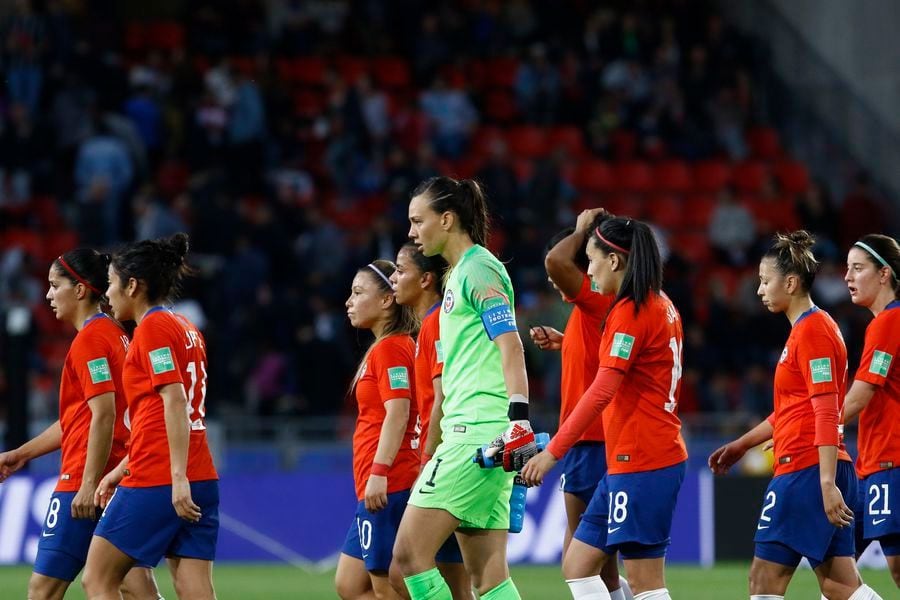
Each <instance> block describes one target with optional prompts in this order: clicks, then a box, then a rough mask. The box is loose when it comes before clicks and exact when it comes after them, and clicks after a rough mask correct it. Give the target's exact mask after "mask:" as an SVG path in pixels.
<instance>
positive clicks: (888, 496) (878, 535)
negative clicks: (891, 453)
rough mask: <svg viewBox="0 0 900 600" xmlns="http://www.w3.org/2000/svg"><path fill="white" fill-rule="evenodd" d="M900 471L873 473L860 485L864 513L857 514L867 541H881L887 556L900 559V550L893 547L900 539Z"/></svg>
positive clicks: (898, 469)
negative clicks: (889, 547)
mask: <svg viewBox="0 0 900 600" xmlns="http://www.w3.org/2000/svg"><path fill="white" fill-rule="evenodd" d="M897 494H900V468H893V469H886V470H884V471H878V472H877V473H872V474H871V475H869V476H868V477H866V478H865V479H863V480H861V481H860V482H859V498H860V508H861V509H862V510H861V512H859V513H857V519H858V521H857V523H859V524H861V525H862V529H863V536H862V537H863V538H864V539H866V540H879V541H880V542H881V547H882V549H883V550H884V553H885V554H887V555H888V556H897V555H898V554H900V552H897V550H898V548H896V547H892V548H891V549H890V550H891V553H890V554H889V553H888V548H886V547H885V540H887V542H888V543H887V546H893V545H894V544H893V543H891V542H892V541H893V542H894V543H895V542H896V539H897V538H898V537H900V499H898V498H897Z"/></svg>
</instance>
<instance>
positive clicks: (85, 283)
mask: <svg viewBox="0 0 900 600" xmlns="http://www.w3.org/2000/svg"><path fill="white" fill-rule="evenodd" d="M56 260H58V261H59V264H61V265H62V267H63V268H64V269H65V270H66V271H68V272H69V275H71V276H72V277H74V278H75V280H76V281H77V282H78V283H80V284H82V285H83V286H84V287H86V288H87V289H89V290H91V291H92V292H94V293H95V294H97V295H98V296H102V295H103V292H101V291H100V290H98V289H97V288H95V287H94V286H92V285H91V284H90V283H88V281H87V280H86V279H85V278H84V277H82V276H81V275H79V274H78V273H76V272H75V269H73V268H72V267H70V266H69V263H67V262H66V259H64V258H63V257H62V255H60V256H59V258H57V259H56Z"/></svg>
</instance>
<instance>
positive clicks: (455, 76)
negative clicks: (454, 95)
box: [441, 64, 469, 89]
mask: <svg viewBox="0 0 900 600" xmlns="http://www.w3.org/2000/svg"><path fill="white" fill-rule="evenodd" d="M441 77H443V78H444V82H445V83H446V84H447V87H451V88H454V89H462V88H465V87H466V86H468V85H469V79H468V78H467V77H466V71H465V68H464V67H463V66H462V65H460V64H452V65H444V66H443V67H442V68H441Z"/></svg>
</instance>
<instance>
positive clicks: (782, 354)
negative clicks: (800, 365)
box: [778, 346, 788, 364]
mask: <svg viewBox="0 0 900 600" xmlns="http://www.w3.org/2000/svg"><path fill="white" fill-rule="evenodd" d="M787 357H788V349H787V346H785V347H784V350H782V351H781V358H779V359H778V364H781V363H783V362H784V361H786V360H787Z"/></svg>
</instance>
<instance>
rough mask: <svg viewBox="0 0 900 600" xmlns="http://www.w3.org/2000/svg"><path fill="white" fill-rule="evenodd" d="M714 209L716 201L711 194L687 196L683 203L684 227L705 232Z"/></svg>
mask: <svg viewBox="0 0 900 600" xmlns="http://www.w3.org/2000/svg"><path fill="white" fill-rule="evenodd" d="M715 207H716V199H715V197H714V196H713V195H712V194H694V195H693V196H689V197H688V198H687V200H686V201H685V203H684V217H683V222H684V226H685V227H688V228H691V229H695V230H703V231H706V229H707V228H708V227H709V221H710V219H711V218H712V213H713V210H714V209H715Z"/></svg>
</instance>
